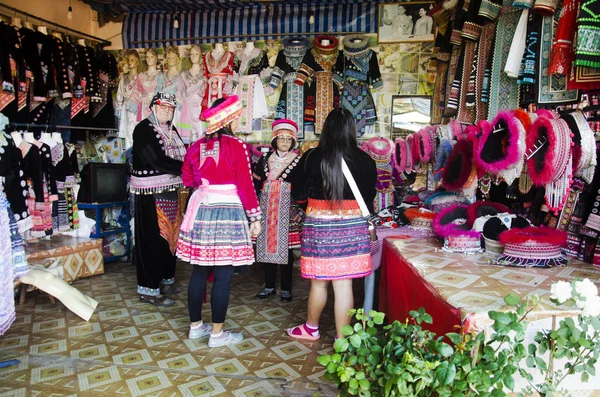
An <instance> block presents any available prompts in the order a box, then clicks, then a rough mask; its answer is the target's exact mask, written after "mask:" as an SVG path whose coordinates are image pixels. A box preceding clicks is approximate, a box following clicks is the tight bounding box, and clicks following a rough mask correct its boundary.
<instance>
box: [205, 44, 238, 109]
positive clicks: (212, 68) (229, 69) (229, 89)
mask: <svg viewBox="0 0 600 397" xmlns="http://www.w3.org/2000/svg"><path fill="white" fill-rule="evenodd" d="M213 52H214V51H211V52H208V53H206V54H204V78H205V79H206V82H207V87H206V92H205V94H204V98H203V99H202V111H204V110H206V109H208V108H209V107H210V106H211V105H212V103H213V102H214V101H216V100H217V99H219V98H223V96H230V95H232V94H233V61H234V55H233V52H230V51H227V52H225V53H224V54H223V55H221V57H220V58H219V59H214V58H213V55H212V53H213Z"/></svg>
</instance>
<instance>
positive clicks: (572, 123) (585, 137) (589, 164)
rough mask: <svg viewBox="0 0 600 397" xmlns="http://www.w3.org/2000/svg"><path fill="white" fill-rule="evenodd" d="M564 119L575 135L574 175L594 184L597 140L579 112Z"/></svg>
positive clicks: (573, 153) (567, 115)
mask: <svg viewBox="0 0 600 397" xmlns="http://www.w3.org/2000/svg"><path fill="white" fill-rule="evenodd" d="M562 118H563V119H564V120H565V121H566V122H567V125H568V126H569V128H570V129H571V132H572V133H573V143H574V144H575V146H573V150H572V156H573V174H574V175H575V176H580V177H582V178H583V180H584V181H586V182H587V183H592V179H593V178H594V170H595V168H596V162H597V159H596V138H595V137H594V131H592V129H591V128H590V125H589V124H588V122H587V120H586V119H585V117H584V116H583V114H582V113H581V112H579V111H576V112H571V113H566V114H564V115H563V116H562Z"/></svg>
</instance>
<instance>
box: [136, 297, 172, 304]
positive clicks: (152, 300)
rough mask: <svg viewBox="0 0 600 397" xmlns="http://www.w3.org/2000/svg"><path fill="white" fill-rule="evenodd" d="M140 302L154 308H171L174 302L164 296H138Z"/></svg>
mask: <svg viewBox="0 0 600 397" xmlns="http://www.w3.org/2000/svg"><path fill="white" fill-rule="evenodd" d="M140 300H141V301H142V302H146V303H151V304H153V305H154V306H171V305H173V304H174V303H175V301H173V300H171V299H169V298H167V297H166V296H161V295H159V296H151V295H140Z"/></svg>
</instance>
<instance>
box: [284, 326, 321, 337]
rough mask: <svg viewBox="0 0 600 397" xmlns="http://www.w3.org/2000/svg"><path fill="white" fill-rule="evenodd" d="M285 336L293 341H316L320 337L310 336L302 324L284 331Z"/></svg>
mask: <svg viewBox="0 0 600 397" xmlns="http://www.w3.org/2000/svg"><path fill="white" fill-rule="evenodd" d="M286 332H287V334H288V335H289V336H290V337H291V338H294V339H304V340H318V339H319V338H320V337H321V335H311V334H309V333H308V332H307V331H306V329H305V328H304V324H300V325H296V326H295V327H293V328H288V329H286Z"/></svg>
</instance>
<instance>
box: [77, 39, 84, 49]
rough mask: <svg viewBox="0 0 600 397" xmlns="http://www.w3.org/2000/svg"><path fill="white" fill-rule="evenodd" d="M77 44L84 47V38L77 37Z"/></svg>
mask: <svg viewBox="0 0 600 397" xmlns="http://www.w3.org/2000/svg"><path fill="white" fill-rule="evenodd" d="M77 44H79V45H80V46H84V47H85V45H86V44H85V40H84V39H78V40H77Z"/></svg>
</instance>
